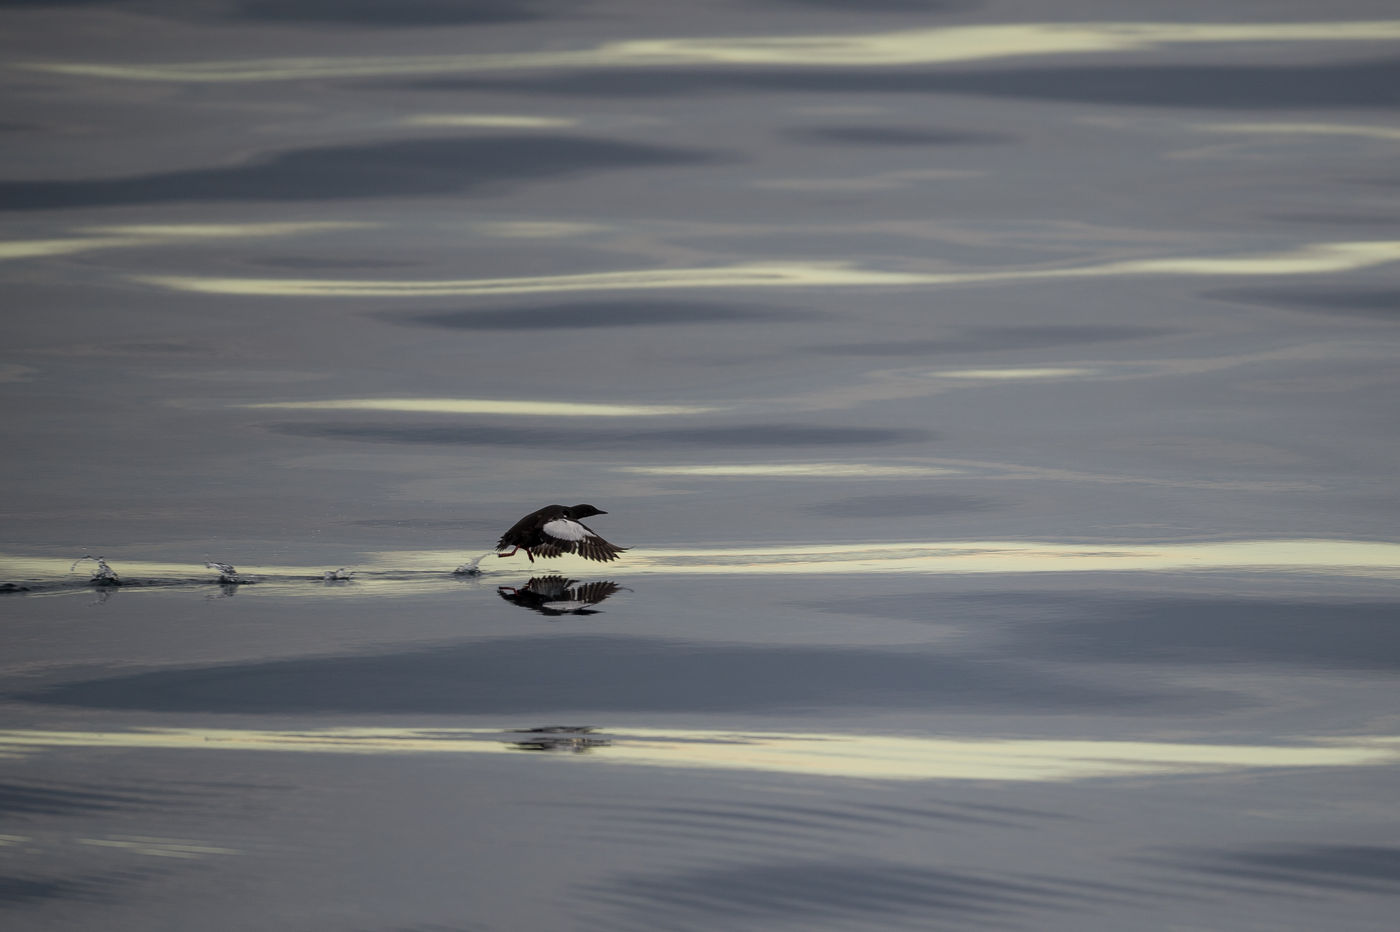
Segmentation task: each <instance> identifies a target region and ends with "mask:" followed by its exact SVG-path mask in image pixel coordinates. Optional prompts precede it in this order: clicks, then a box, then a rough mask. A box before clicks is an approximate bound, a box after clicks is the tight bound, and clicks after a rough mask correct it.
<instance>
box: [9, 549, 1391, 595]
mask: <svg viewBox="0 0 1400 932" xmlns="http://www.w3.org/2000/svg"><path fill="white" fill-rule="evenodd" d="M631 543H635V541H634V542H631ZM489 548H490V541H489V540H487V539H485V538H483V539H482V540H480V541H477V542H476V543H475V544H472V543H471V542H464V545H463V546H462V547H460V548H455V549H452V550H388V551H377V552H371V553H363V554H361V555H360V557H361V559H360V560H359V561H358V562H355V563H353V564H349V565H348V568H349V569H353V570H355V571H357V572H358V573H360V574H362V575H357V576H356V577H355V578H354V580H353V581H351V582H350V583H347V584H343V585H331V586H321V585H319V584H315V583H319V581H320V580H321V578H322V575H323V574H324V572H325V571H326V570H327V569H335V567H330V566H281V565H262V564H253V563H249V564H248V565H246V566H245V565H243V564H241V563H239V564H238V570H239V574H240V575H241V576H244V577H247V578H251V579H259V578H261V579H262V580H264V582H263V583H261V584H259V585H256V586H252V587H250V588H251V591H253V592H271V591H275V592H277V593H278V594H284V593H288V592H292V591H293V590H295V589H302V590H305V591H306V592H307V593H310V594H321V593H324V592H330V591H339V592H345V593H351V594H358V595H369V594H384V595H387V594H394V593H399V594H403V593H405V592H413V591H422V590H423V588H424V587H429V588H431V587H432V586H433V585H436V584H438V583H450V582H455V581H456V580H453V579H452V578H451V577H450V576H449V573H450V571H451V570H452V569H453V568H454V567H456V566H459V565H460V564H461V563H462V562H463V560H464V558H466V557H471V556H475V555H476V554H478V553H481V552H482V551H487V550H489ZM70 562H71V561H68V560H56V559H52V558H45V557H32V556H23V555H13V554H0V564H3V565H4V567H5V569H6V572H7V575H8V576H10V577H12V578H17V579H33V580H47V581H50V582H67V583H70V584H71V583H75V582H80V581H81V580H82V579H83V577H84V576H85V575H86V574H87V569H86V565H84V566H80V567H79V568H78V569H77V570H76V571H70V570H69V563H70ZM108 562H109V563H110V564H111V565H112V568H113V569H114V570H115V571H116V572H117V574H118V575H120V576H122V577H125V578H129V579H141V578H148V577H156V578H157V579H165V580H169V581H171V582H173V583H183V584H189V583H190V582H200V581H204V582H211V581H212V580H213V579H214V577H215V576H216V575H217V574H215V572H214V571H212V570H208V569H205V568H203V567H202V566H201V565H200V564H199V563H198V562H193V561H192V562H190V563H183V564H173V563H160V562H151V561H140V560H126V559H123V558H120V557H111V556H109V559H108ZM482 569H484V570H487V571H488V575H486V576H484V577H481V581H483V582H485V583H488V584H489V583H490V582H492V581H494V580H498V579H500V578H501V577H502V576H503V574H518V573H519V572H521V571H536V570H540V571H547V572H550V573H564V574H568V575H571V576H576V577H578V576H580V575H582V576H586V577H589V578H596V577H599V576H607V577H609V578H619V579H620V578H625V577H635V576H650V575H655V576H674V575H687V576H690V575H719V576H724V575H759V576H790V575H830V576H832V577H833V578H840V577H843V576H844V577H851V578H858V577H860V576H865V575H885V574H921V575H939V574H944V575H957V574H996V573H1001V574H1012V573H1113V572H1138V573H1159V572H1226V571H1233V572H1242V571H1243V572H1251V573H1266V574H1272V573H1282V574H1304V575H1320V576H1358V577H1371V578H1379V579H1397V578H1400V543H1393V542H1390V541H1366V540H1307V539H1291V540H1233V541H1198V542H1180V543H1141V544H1124V543H1112V542H1081V543H1067V542H1063V541H1034V540H1000V541H997V540H992V541H965V540H950V541H907V542H903V543H883V542H881V543H873V542H860V541H856V542H851V543H847V544H791V545H754V546H747V547H684V548H681V547H634V549H632V550H631V551H629V552H628V553H626V554H624V555H623V557H622V558H621V559H620V560H619V561H617V562H616V563H609V564H607V565H606V566H602V565H600V564H598V563H593V562H590V561H588V560H584V559H581V558H579V557H576V556H572V555H567V554H566V555H564V556H562V557H558V558H555V559H550V560H547V561H545V562H544V563H543V564H533V565H532V564H530V563H528V562H526V560H525V558H524V557H513V558H510V559H506V560H491V561H490V562H489V563H484V564H482ZM135 591H138V592H139V591H140V590H139V589H138V590H135ZM41 594H42V593H41Z"/></svg>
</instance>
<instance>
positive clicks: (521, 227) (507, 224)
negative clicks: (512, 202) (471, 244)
mask: <svg viewBox="0 0 1400 932" xmlns="http://www.w3.org/2000/svg"><path fill="white" fill-rule="evenodd" d="M478 229H479V230H480V231H481V232H483V233H485V234H486V235H488V236H498V237H501V238H502V239H556V238H559V237H565V236H592V235H593V234H595V233H606V232H607V231H608V227H606V226H604V225H603V224H601V223H577V222H573V221H568V220H500V221H494V222H487V223H483V224H481V225H480V226H479V227H478Z"/></svg>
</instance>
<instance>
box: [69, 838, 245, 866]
mask: <svg viewBox="0 0 1400 932" xmlns="http://www.w3.org/2000/svg"><path fill="white" fill-rule="evenodd" d="M78 844H80V845H89V846H91V847H94V848H118V849H120V850H122V851H128V852H130V853H132V854H144V855H147V856H148V857H154V858H177V859H180V860H186V861H193V860H199V859H201V858H207V857H209V856H210V855H211V854H225V855H226V854H241V853H242V852H240V851H239V850H238V849H237V848H223V847H219V846H216V845H206V844H194V843H191V842H188V841H181V840H179V839H175V838H152V837H150V836H148V835H114V836H111V837H108V838H79V839H78Z"/></svg>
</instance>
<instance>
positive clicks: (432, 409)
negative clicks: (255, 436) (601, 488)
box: [236, 398, 724, 417]
mask: <svg viewBox="0 0 1400 932" xmlns="http://www.w3.org/2000/svg"><path fill="white" fill-rule="evenodd" d="M236 407H240V408H254V409H274V410H284V411H397V412H403V413H406V414H501V415H506V416H510V417H522V416H539V417H673V416H676V415H684V414H707V413H710V412H712V411H721V410H724V409H723V408H718V407H706V406H702V405H640V404H597V403H589V402H580V401H522V400H513V399H493V398H336V399H331V400H327V401H268V402H261V403H258V404H245V405H237V406H236Z"/></svg>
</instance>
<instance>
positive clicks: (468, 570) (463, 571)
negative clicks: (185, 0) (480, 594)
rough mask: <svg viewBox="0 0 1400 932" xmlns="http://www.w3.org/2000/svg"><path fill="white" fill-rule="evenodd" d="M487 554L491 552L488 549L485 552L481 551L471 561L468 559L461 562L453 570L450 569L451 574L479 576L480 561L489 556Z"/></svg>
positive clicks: (489, 554)
mask: <svg viewBox="0 0 1400 932" xmlns="http://www.w3.org/2000/svg"><path fill="white" fill-rule="evenodd" d="M489 556H491V552H490V551H488V552H486V553H483V554H482V555H481V556H479V557H477V558H476V559H474V560H471V561H469V562H467V563H463V564H462V565H461V566H459V567H457V568H456V569H455V570H453V571H452V575H453V576H480V575H481V561H482V560H484V559H486V558H487V557H489Z"/></svg>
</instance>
